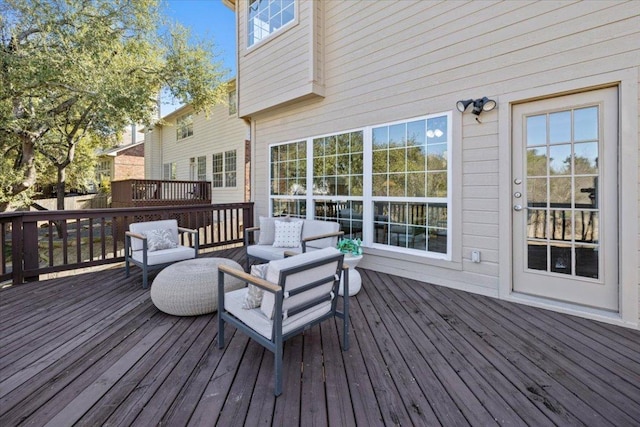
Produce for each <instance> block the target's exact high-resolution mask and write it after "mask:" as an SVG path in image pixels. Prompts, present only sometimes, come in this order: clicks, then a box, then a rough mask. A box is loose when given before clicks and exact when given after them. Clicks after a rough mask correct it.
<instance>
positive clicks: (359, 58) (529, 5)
mask: <svg viewBox="0 0 640 427" xmlns="http://www.w3.org/2000/svg"><path fill="white" fill-rule="evenodd" d="M307 3H308V2H301V4H302V5H305V4H307ZM324 3H325V9H326V10H325V11H324V13H323V16H324V31H325V34H324V52H323V55H324V59H325V62H324V67H323V70H324V82H325V97H324V98H323V99H307V100H302V101H300V102H297V103H295V104H290V105H281V106H278V107H275V108H270V109H269V110H265V111H261V112H259V113H256V114H254V115H252V120H253V126H254V139H253V144H254V147H255V152H254V155H255V157H254V160H255V162H254V171H255V179H254V186H253V195H254V200H255V202H256V210H257V212H258V214H260V215H264V214H266V213H267V208H268V191H269V188H268V183H267V178H268V172H269V171H268V158H267V147H268V144H270V143H277V142H285V141H295V140H299V139H301V138H306V137H309V136H314V135H324V134H327V133H332V132H339V131H342V130H350V129H356V128H359V127H363V126H367V125H372V124H379V123H384V122H389V121H394V120H401V119H406V118H411V117H416V116H420V115H425V114H431V113H437V112H444V111H451V110H453V111H454V118H455V117H460V116H459V113H458V112H457V111H456V110H455V103H456V101H457V100H459V99H468V98H479V97H482V96H488V97H491V98H494V99H496V100H498V101H499V100H500V97H501V96H504V97H508V96H509V95H510V94H512V93H517V92H522V91H527V90H532V89H537V92H538V93H540V94H541V95H540V96H552V95H554V94H560V93H562V92H563V91H565V90H566V91H569V90H576V88H575V87H573V85H572V82H574V81H577V80H580V79H583V80H584V79H589V78H591V79H594V78H596V77H597V76H601V75H607V74H609V73H615V72H620V71H622V70H629V69H631V70H635V72H636V76H637V73H638V70H640V3H637V2H633V1H631V2H621V1H598V2H593V1H587V2H568V1H559V2H556V1H545V2H526V1H506V2H487V1H482V2H480V1H476V2H464V3H463V2H431V1H396V2H391V1H384V2H373V1H331V2H324ZM302 15H303V14H302V13H301V22H300V25H299V26H300V27H305V26H306V25H307V23H306V22H304V21H303V18H304V17H303V16H302ZM303 33H305V30H304V28H297V27H296V29H295V31H291V34H287V35H286V37H281V39H279V40H278V46H279V48H280V49H283V50H282V51H280V52H281V53H282V56H280V57H279V60H278V61H277V64H271V63H269V64H264V65H263V64H258V63H256V62H251V61H249V60H248V59H247V58H246V57H244V56H243V53H242V52H241V53H240V88H241V92H242V91H248V92H245V97H243V98H242V99H243V100H245V101H246V102H258V101H257V100H254V98H259V97H261V96H263V95H265V96H267V97H272V96H274V95H273V94H272V93H270V92H269V91H266V92H265V93H262V92H260V91H261V90H263V89H264V87H263V86H261V83H260V80H261V78H260V77H259V75H260V74H261V73H264V72H266V73H267V74H268V75H271V74H273V73H277V72H278V70H281V69H282V66H283V64H286V65H287V66H289V65H291V67H292V68H294V69H296V70H299V66H300V64H299V62H298V61H297V60H296V59H294V58H292V57H291V55H290V53H291V52H296V54H295V55H294V56H297V55H300V56H304V54H301V53H300V52H301V50H304V49H305V48H308V44H307V41H306V35H305V34H303ZM285 46H286V48H285ZM274 49H275V46H274ZM284 50H286V52H287V54H284ZM247 57H248V55H247ZM289 61H290V63H289ZM296 73H297V74H298V75H300V74H301V72H300V71H296V72H295V73H293V74H296ZM293 74H286V73H285V74H282V77H285V78H284V79H283V80H282V81H280V82H278V84H282V85H285V84H289V85H292V87H293V88H295V87H296V85H297V84H301V83H302V80H303V79H302V78H301V77H298V78H299V79H300V80H299V81H298V82H296V81H290V82H288V83H287V82H286V80H287V79H292V78H294V77H293ZM274 78H275V77H274ZM256 80H258V81H256ZM636 80H637V78H636ZM617 83H618V81H615V80H612V81H608V82H604V83H603V84H617ZM551 86H553V87H554V89H553V92H549V90H550V89H548V88H549V87H551ZM565 86H566V89H563V87H565ZM636 87H637V86H636ZM279 90H284V89H283V88H282V87H279ZM634 98H635V99H637V98H638V94H637V93H636V94H634ZM523 100H524V99H523ZM506 107H507V108H508V106H506ZM636 107H637V106H636ZM256 111H257V110H256ZM635 111H636V114H635V117H633V118H632V119H631V122H632V123H634V124H635V127H634V129H635V139H634V140H631V141H623V143H624V144H633V145H634V146H636V147H638V137H637V128H638V126H637V122H638V117H637V108H636V109H635ZM498 117H499V112H498V109H496V110H494V111H491V112H487V113H483V114H482V116H481V120H482V123H477V122H476V121H475V120H474V116H473V115H472V114H470V113H469V112H467V113H465V114H463V115H462V116H461V118H459V119H457V120H459V123H460V126H459V127H458V128H455V129H454V141H453V144H454V151H455V154H454V156H457V157H456V158H454V160H457V161H458V165H459V168H458V169H457V170H454V171H453V172H454V174H456V178H455V179H457V182H459V186H458V188H455V187H454V191H458V192H459V193H460V194H459V195H458V196H459V197H460V203H459V204H457V205H455V206H454V208H456V209H460V210H461V211H460V214H459V215H458V218H459V221H458V222H457V223H454V224H453V228H455V229H456V230H460V234H459V236H460V237H459V238H458V239H454V246H453V250H454V251H455V252H456V253H454V255H453V261H450V262H443V261H439V260H432V259H428V258H421V257H406V256H399V255H398V254H397V253H393V252H384V251H380V250H370V251H369V252H368V253H369V255H371V256H367V257H365V259H364V260H363V262H362V264H361V266H362V267H366V268H372V269H376V270H381V271H385V272H388V273H392V274H398V275H401V276H407V277H411V278H417V279H421V280H428V281H431V282H433V283H438V284H443V285H448V286H454V287H457V288H461V289H468V290H472V291H475V292H480V293H484V294H487V295H494V296H498V295H499V288H500V284H499V280H500V267H501V264H504V263H510V257H511V254H510V253H500V236H501V233H504V230H505V227H501V226H500V224H499V216H500V214H501V210H502V209H504V206H505V204H504V203H501V195H504V194H505V193H504V192H505V191H506V192H507V193H506V194H507V195H509V192H510V188H505V187H503V186H501V181H500V179H499V177H500V175H499V172H500V170H501V168H502V169H504V168H507V169H508V168H509V167H510V161H511V160H510V158H501V157H500V153H501V152H504V151H503V150H502V147H501V146H500V132H501V129H502V128H503V127H502V125H501V123H500V122H499V120H498ZM455 124H456V120H454V125H455ZM638 148H640V147H638ZM635 151H636V152H638V149H636V150H635ZM507 152H508V150H507ZM625 174H629V171H626V172H625ZM632 175H633V174H632ZM639 175H640V170H638V171H637V174H636V175H635V177H636V178H637V176H639ZM636 180H637V179H636ZM633 188H634V189H635V190H634V191H635V192H638V185H637V184H636V183H634V184H633ZM503 197H504V196H503ZM637 198H638V203H639V204H640V193H639V194H638V197H637ZM636 220H637V221H638V224H635V229H639V228H640V217H638V218H636ZM623 238H624V236H623ZM634 240H635V241H636V242H635V243H634V248H635V253H636V254H638V256H635V257H634V259H633V260H632V262H634V263H635V265H636V267H635V268H634V270H636V272H638V266H640V249H639V248H640V243H638V241H640V239H634ZM472 249H476V250H480V251H481V253H482V262H481V263H480V264H474V263H471V261H470V252H471V250H472ZM638 274H640V272H638ZM624 286H626V287H627V289H628V287H629V286H638V285H637V280H635V281H634V282H633V283H632V284H629V283H627V284H625V285H624ZM632 294H633V295H637V294H640V291H638V292H634V293H632ZM634 299H635V298H634ZM638 305H639V306H640V302H639V304H638Z"/></svg>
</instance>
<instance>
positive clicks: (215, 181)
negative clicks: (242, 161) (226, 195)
mask: <svg viewBox="0 0 640 427" xmlns="http://www.w3.org/2000/svg"><path fill="white" fill-rule="evenodd" d="M236 157H237V154H236V150H229V151H226V152H225V153H215V154H214V155H213V170H212V177H211V185H212V187H214V188H222V187H235V186H236V185H237V172H236Z"/></svg>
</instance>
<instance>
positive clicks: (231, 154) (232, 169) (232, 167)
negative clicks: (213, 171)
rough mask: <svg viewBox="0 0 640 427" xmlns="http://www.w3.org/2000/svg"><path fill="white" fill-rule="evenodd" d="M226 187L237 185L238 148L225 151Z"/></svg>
mask: <svg viewBox="0 0 640 427" xmlns="http://www.w3.org/2000/svg"><path fill="white" fill-rule="evenodd" d="M224 172H225V182H224V186H225V187H235V186H236V150H231V151H227V152H226V153H224Z"/></svg>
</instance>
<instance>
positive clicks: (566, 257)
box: [551, 244, 571, 274]
mask: <svg viewBox="0 0 640 427" xmlns="http://www.w3.org/2000/svg"><path fill="white" fill-rule="evenodd" d="M551 271H552V272H554V273H561V274H571V245H563V244H557V245H551Z"/></svg>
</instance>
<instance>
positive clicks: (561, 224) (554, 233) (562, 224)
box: [549, 209, 573, 242]
mask: <svg viewBox="0 0 640 427" xmlns="http://www.w3.org/2000/svg"><path fill="white" fill-rule="evenodd" d="M572 222H573V221H572V216H571V211H570V210H556V209H552V210H550V211H549V234H550V236H551V239H553V240H563V241H569V242H570V241H571V240H572V238H573V228H572Z"/></svg>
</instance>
